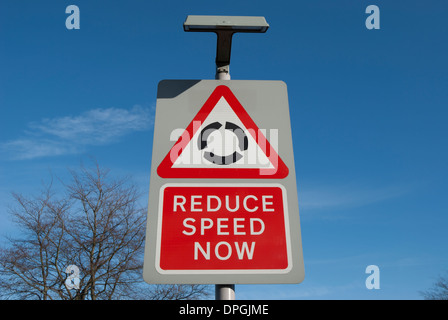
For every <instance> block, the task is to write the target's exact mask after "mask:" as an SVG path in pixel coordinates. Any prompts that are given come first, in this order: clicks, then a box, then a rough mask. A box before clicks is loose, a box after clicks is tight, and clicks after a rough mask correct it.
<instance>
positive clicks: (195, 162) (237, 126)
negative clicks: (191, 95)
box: [157, 85, 289, 179]
mask: <svg viewBox="0 0 448 320" xmlns="http://www.w3.org/2000/svg"><path fill="white" fill-rule="evenodd" d="M271 131H272V130H271ZM265 134H266V130H260V129H259V128H258V126H257V125H256V124H255V122H254V121H253V120H252V118H251V117H250V116H249V114H248V113H247V112H246V110H244V108H243V106H242V105H241V103H240V102H239V101H238V99H237V98H236V97H235V95H234V94H233V93H232V91H231V90H230V89H229V88H228V87H227V86H224V85H221V86H218V87H216V89H215V90H214V91H213V93H212V94H211V95H210V97H209V98H208V99H207V101H206V102H205V103H204V105H203V106H202V108H201V109H200V110H199V112H198V113H197V115H196V116H195V117H194V119H193V120H192V121H191V123H190V124H189V125H188V127H187V128H186V129H185V131H184V132H183V134H182V135H181V136H180V137H179V139H178V141H177V142H176V143H175V144H174V146H173V147H172V148H171V150H170V151H169V152H168V154H167V155H166V156H165V158H164V159H163V160H162V162H161V163H160V165H159V167H158V168H157V173H158V175H159V176H160V177H162V178H198V179H209V178H216V179H283V178H285V177H286V176H287V175H288V173H289V170H288V167H287V166H286V165H285V163H284V162H283V161H282V159H281V158H280V157H279V156H278V154H277V151H276V150H275V148H274V147H273V146H272V145H271V144H270V143H269V141H268V140H267V139H266V137H265ZM270 134H271V135H270V136H271V142H272V140H273V139H272V137H275V138H276V139H278V134H277V133H276V132H275V130H274V132H273V133H272V132H270ZM276 142H277V141H275V143H276Z"/></svg>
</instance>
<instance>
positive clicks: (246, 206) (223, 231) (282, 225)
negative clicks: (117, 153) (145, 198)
mask: <svg viewBox="0 0 448 320" xmlns="http://www.w3.org/2000/svg"><path fill="white" fill-rule="evenodd" d="M245 18H247V17H219V16H214V17H209V16H205V17H201V16H188V18H187V20H186V21H185V23H184V29H185V31H212V32H216V33H217V34H218V45H217V58H216V66H217V71H216V77H215V78H216V80H163V81H161V82H160V83H159V86H158V92H157V109H156V118H155V127H154V144H153V155H152V168H151V181H150V193H149V206H148V219H147V236H146V244H145V260H144V271H143V276H144V279H145V281H146V282H148V283H160V284H174V283H178V284H188V283H189V284H215V298H216V299H217V300H234V299H235V284H243V283H247V284H250V283H300V282H301V281H302V280H303V278H304V267H303V255H302V243H301V235H300V220H299V210H298V201H297V187H296V179H295V166H294V156H293V149H292V138H291V127H290V119H289V106H288V97H287V89H286V85H285V83H284V82H282V81H247V80H236V81H235V80H230V74H229V68H228V67H229V64H230V45H231V36H232V35H233V33H235V32H265V31H266V30H267V28H268V25H267V23H266V21H265V20H264V18H262V19H261V18H260V17H248V18H250V19H245ZM254 30H257V31H254ZM223 39H224V40H223Z"/></svg>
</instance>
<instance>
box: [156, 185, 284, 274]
mask: <svg viewBox="0 0 448 320" xmlns="http://www.w3.org/2000/svg"><path fill="white" fill-rule="evenodd" d="M167 187H278V188H280V189H281V190H282V196H283V213H284V222H285V236H286V255H287V261H288V266H287V267H286V268H285V269H219V270H216V269H213V270H208V269H197V270H164V269H162V268H161V267H160V251H161V245H162V218H163V194H164V191H165V188H167ZM159 192H160V193H159V212H158V219H157V220H158V222H157V244H156V259H155V267H156V270H157V272H159V273H160V274H171V275H178V274H179V275H180V274H254V273H255V274H284V273H288V272H290V271H291V269H292V255H291V236H290V232H289V214H288V201H287V198H286V188H285V187H284V186H283V185H281V184H278V183H242V184H232V183H166V184H164V185H163V186H162V187H161V188H160V191H159Z"/></svg>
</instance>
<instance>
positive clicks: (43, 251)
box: [0, 165, 208, 300]
mask: <svg viewBox="0 0 448 320" xmlns="http://www.w3.org/2000/svg"><path fill="white" fill-rule="evenodd" d="M70 174H71V181H70V182H69V183H68V184H65V183H63V187H64V190H65V194H64V195H63V196H62V197H59V198H57V197H56V196H57V195H56V194H55V193H54V192H53V191H52V190H53V188H52V183H50V184H49V185H48V186H46V187H45V188H44V190H43V191H42V192H40V194H39V196H37V197H34V198H31V197H25V196H23V195H20V194H17V193H13V197H14V199H15V202H16V204H17V205H16V207H14V208H13V209H11V214H12V216H13V219H14V222H15V223H16V224H17V225H18V226H19V227H20V229H21V231H22V233H21V236H20V237H18V238H9V239H8V240H9V246H7V247H5V248H1V249H0V289H1V291H0V294H1V295H2V297H3V298H13V299H43V300H47V299H63V300H68V299H75V300H86V299H89V300H96V299H198V298H203V297H205V296H206V295H207V293H208V287H206V286H201V285H190V286H185V285H177V286H176V285H165V286H149V285H147V284H146V283H144V282H143V280H142V264H143V249H144V237H145V227H146V221H145V218H146V210H145V209H144V208H142V207H139V206H138V199H139V192H138V190H137V188H136V186H135V185H134V184H132V183H131V181H130V179H129V178H124V179H120V180H116V179H112V178H111V177H110V174H109V170H104V169H101V168H100V167H99V166H98V165H96V167H95V168H94V169H86V168H84V167H81V169H80V170H78V171H74V170H70Z"/></svg>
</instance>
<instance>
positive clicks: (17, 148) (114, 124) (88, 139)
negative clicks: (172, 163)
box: [0, 105, 153, 160]
mask: <svg viewBox="0 0 448 320" xmlns="http://www.w3.org/2000/svg"><path fill="white" fill-rule="evenodd" d="M152 125H153V118H152V113H151V112H150V110H149V108H143V107H141V106H138V105H137V106H134V107H133V108H132V109H130V110H127V109H119V108H107V109H93V110H89V111H86V112H84V113H82V114H80V115H76V116H65V117H59V118H45V119H42V120H41V121H40V122H32V123H30V124H29V125H28V129H27V130H26V132H25V137H22V138H19V139H16V140H12V141H7V142H4V143H1V144H0V149H1V150H2V152H3V153H5V154H8V155H9V156H10V158H12V159H16V160H24V159H34V158H40V157H48V156H59V155H66V154H76V153H80V152H83V151H85V150H86V147H88V146H92V145H96V146H97V145H107V144H111V143H114V142H117V141H119V140H120V139H121V138H122V137H124V136H126V135H128V134H130V133H132V132H136V131H145V130H148V129H149V128H150V127H151V126H152Z"/></svg>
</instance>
